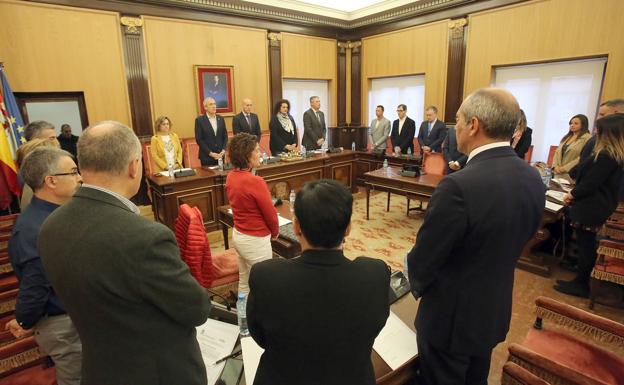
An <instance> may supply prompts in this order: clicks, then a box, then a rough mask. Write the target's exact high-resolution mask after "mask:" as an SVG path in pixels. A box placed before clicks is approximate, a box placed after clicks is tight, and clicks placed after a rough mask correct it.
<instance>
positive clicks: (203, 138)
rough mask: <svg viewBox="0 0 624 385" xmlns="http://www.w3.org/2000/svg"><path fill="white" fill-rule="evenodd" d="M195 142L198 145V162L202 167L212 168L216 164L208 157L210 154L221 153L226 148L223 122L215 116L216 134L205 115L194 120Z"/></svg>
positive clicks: (220, 117)
mask: <svg viewBox="0 0 624 385" xmlns="http://www.w3.org/2000/svg"><path fill="white" fill-rule="evenodd" d="M195 141H196V142H197V144H198V145H199V160H200V161H201V164H202V166H214V165H215V164H217V163H218V161H217V160H216V159H213V158H212V157H211V156H210V155H208V154H210V153H211V152H217V153H219V152H221V151H223V150H225V148H226V147H227V142H228V136H227V129H226V128H225V120H224V119H223V117H222V116H220V115H217V134H216V135H215V132H214V130H213V128H212V125H211V124H210V120H208V117H207V116H206V114H204V115H200V116H198V117H197V118H196V119H195Z"/></svg>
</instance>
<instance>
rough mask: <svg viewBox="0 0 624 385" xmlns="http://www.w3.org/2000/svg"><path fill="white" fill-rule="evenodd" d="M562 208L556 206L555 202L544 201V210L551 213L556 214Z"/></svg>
mask: <svg viewBox="0 0 624 385" xmlns="http://www.w3.org/2000/svg"><path fill="white" fill-rule="evenodd" d="M562 208H563V205H560V204H557V203H555V202H551V201H546V210H550V211H553V212H558V211H559V210H561V209H562Z"/></svg>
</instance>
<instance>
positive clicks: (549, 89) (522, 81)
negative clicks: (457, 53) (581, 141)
mask: <svg viewBox="0 0 624 385" xmlns="http://www.w3.org/2000/svg"><path fill="white" fill-rule="evenodd" d="M606 62H607V59H606V58H599V59H590V60H575V61H565V62H557V63H548V64H535V65H525V66H513V67H499V68H497V69H496V78H495V83H494V84H495V85H496V86H497V87H501V88H505V89H507V90H509V91H510V92H511V93H512V94H514V96H515V97H516V99H518V103H520V108H522V109H523V110H524V112H525V114H526V116H527V123H528V126H529V127H531V128H532V129H533V136H532V138H533V140H532V144H533V157H532V158H533V159H534V160H541V161H546V160H547V159H548V152H549V149H550V146H557V145H559V141H560V140H561V138H562V137H563V136H564V135H565V134H566V133H567V132H568V130H569V128H568V122H569V121H570V118H571V117H572V116H574V115H576V114H584V115H587V118H588V119H589V121H590V131H591V129H592V127H591V126H593V121H594V119H595V117H596V110H597V107H598V104H599V103H598V102H599V98H600V88H601V86H602V79H603V75H604V69H605V64H606Z"/></svg>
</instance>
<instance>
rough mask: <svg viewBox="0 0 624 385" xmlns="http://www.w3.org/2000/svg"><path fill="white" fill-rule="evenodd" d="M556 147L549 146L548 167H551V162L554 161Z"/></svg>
mask: <svg viewBox="0 0 624 385" xmlns="http://www.w3.org/2000/svg"><path fill="white" fill-rule="evenodd" d="M557 147H559V146H550V151H548V162H546V164H548V167H552V164H553V160H554V159H555V151H557Z"/></svg>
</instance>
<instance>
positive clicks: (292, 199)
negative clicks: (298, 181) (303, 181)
mask: <svg viewBox="0 0 624 385" xmlns="http://www.w3.org/2000/svg"><path fill="white" fill-rule="evenodd" d="M296 197H297V194H295V190H290V197H289V201H290V211H295V198H296Z"/></svg>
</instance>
